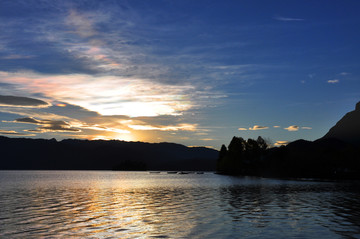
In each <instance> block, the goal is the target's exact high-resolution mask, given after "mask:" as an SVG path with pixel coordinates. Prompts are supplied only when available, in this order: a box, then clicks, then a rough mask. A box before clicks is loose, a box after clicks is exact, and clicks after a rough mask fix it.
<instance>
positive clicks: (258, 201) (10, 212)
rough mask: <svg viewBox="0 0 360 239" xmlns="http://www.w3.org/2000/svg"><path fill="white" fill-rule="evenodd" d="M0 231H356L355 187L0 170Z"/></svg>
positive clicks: (52, 234) (54, 234)
mask: <svg viewBox="0 0 360 239" xmlns="http://www.w3.org/2000/svg"><path fill="white" fill-rule="evenodd" d="M0 189H1V191H0V238H360V184H359V183H356V182H314V181H290V180H276V179H261V178H249V177H245V178H241V177H230V176H221V175H216V174H212V173H205V174H184V175H180V174H167V173H166V172H161V173H159V174H150V173H148V172H109V171H90V172H89V171H0Z"/></svg>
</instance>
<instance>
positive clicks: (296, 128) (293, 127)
mask: <svg viewBox="0 0 360 239" xmlns="http://www.w3.org/2000/svg"><path fill="white" fill-rule="evenodd" d="M299 128H300V127H299V126H297V125H290V126H289V127H287V128H284V129H286V130H287V131H298V130H299Z"/></svg>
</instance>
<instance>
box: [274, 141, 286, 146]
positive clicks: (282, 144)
mask: <svg viewBox="0 0 360 239" xmlns="http://www.w3.org/2000/svg"><path fill="white" fill-rule="evenodd" d="M288 143H289V141H286V140H283V141H276V143H275V144H274V146H286V145H287V144H288Z"/></svg>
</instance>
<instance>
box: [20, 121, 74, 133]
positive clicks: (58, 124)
mask: <svg viewBox="0 0 360 239" xmlns="http://www.w3.org/2000/svg"><path fill="white" fill-rule="evenodd" d="M14 123H26V124H36V125H41V127H38V128H36V129H35V130H32V129H30V130H25V131H27V132H37V133H43V132H80V131H81V130H79V129H76V128H72V126H71V125H70V124H69V123H67V122H65V121H62V120H38V119H35V118H32V117H25V118H20V119H16V120H15V121H14Z"/></svg>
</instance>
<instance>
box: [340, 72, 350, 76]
mask: <svg viewBox="0 0 360 239" xmlns="http://www.w3.org/2000/svg"><path fill="white" fill-rule="evenodd" d="M339 75H341V76H347V75H350V73H349V72H341V73H340V74H339Z"/></svg>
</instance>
